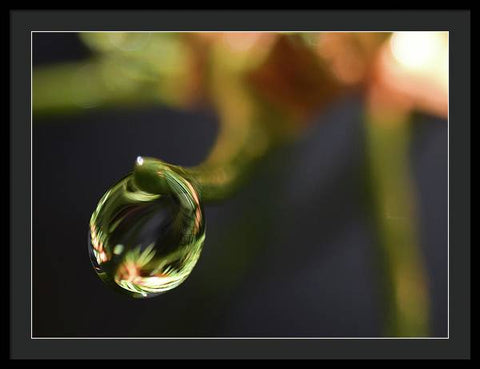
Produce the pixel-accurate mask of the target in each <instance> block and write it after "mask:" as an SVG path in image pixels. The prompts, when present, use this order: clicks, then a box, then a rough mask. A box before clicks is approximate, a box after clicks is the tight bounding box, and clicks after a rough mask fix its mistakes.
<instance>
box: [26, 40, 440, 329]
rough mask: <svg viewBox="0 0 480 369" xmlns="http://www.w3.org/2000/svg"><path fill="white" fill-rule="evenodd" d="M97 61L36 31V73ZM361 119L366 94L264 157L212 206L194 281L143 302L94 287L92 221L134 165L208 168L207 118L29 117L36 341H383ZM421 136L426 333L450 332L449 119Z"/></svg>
mask: <svg viewBox="0 0 480 369" xmlns="http://www.w3.org/2000/svg"><path fill="white" fill-rule="evenodd" d="M89 56H90V53H89V51H88V50H87V49H86V48H85V47H84V46H83V45H82V44H81V42H80V41H79V40H78V38H77V36H76V35H75V34H73V33H70V34H58V33H57V34H48V33H41V34H34V36H33V64H34V66H37V65H46V64H49V63H54V62H58V61H66V60H77V59H82V58H87V57H89ZM361 112H362V105H361V100H360V97H359V96H349V97H347V98H345V99H343V100H342V101H338V102H337V103H336V104H335V105H333V106H331V107H330V109H329V110H328V111H326V112H325V113H324V114H322V115H321V116H319V117H317V119H315V121H314V122H312V125H311V127H310V128H309V130H308V131H307V132H305V134H304V136H303V138H301V139H300V140H298V141H297V142H295V143H294V144H291V145H288V146H285V147H282V148H280V149H278V150H276V151H274V152H272V153H271V154H270V155H269V156H267V157H266V158H265V160H264V162H262V163H261V165H260V167H259V168H258V169H257V171H256V172H255V173H254V175H253V176H252V177H251V178H250V180H249V182H248V184H247V185H246V186H244V187H243V188H242V189H241V191H240V192H239V193H237V194H236V196H235V197H234V198H232V199H230V200H228V201H225V202H224V203H222V204H221V205H216V206H208V207H206V209H205V210H206V218H207V239H206V242H205V245H204V250H203V253H202V256H201V258H200V260H199V262H198V264H197V266H196V268H195V269H194V271H193V272H192V274H191V276H190V277H189V279H187V281H186V282H185V283H184V284H182V285H181V286H180V287H178V288H177V289H174V290H172V291H169V292H168V293H166V294H164V295H161V296H159V297H156V298H153V299H147V300H133V299H129V298H128V297H125V296H123V295H119V294H116V293H115V292H113V291H110V290H108V289H107V288H106V287H105V286H104V285H103V284H102V282H101V281H100V279H99V278H98V277H97V276H96V274H95V272H94V271H93V268H92V267H91V265H90V261H89V258H88V252H87V226H88V221H89V218H90V215H91V213H92V211H93V209H94V208H95V206H96V203H97V201H98V199H99V198H100V197H101V195H102V194H103V193H104V191H105V190H106V189H107V188H108V187H110V186H111V185H112V184H113V183H114V182H115V181H117V180H118V179H120V178H121V177H122V176H124V175H125V174H126V173H127V172H129V171H130V170H131V168H132V166H133V162H134V160H135V158H136V157H137V156H138V155H145V156H155V157H158V158H161V159H163V160H165V161H167V162H171V163H175V164H181V165H194V164H197V163H199V162H200V161H201V160H202V159H203V158H204V157H205V156H206V154H207V153H208V150H209V148H210V147H211V145H212V144H213V142H214V140H215V135H216V117H215V115H214V113H213V112H211V111H206V110H203V111H199V112H184V111H174V110H171V109H166V108H161V107H152V108H148V109H145V108H142V109H141V110H122V109H109V110H91V111H88V112H86V113H84V114H82V115H77V116H71V115H70V116H57V117H54V118H53V117H51V118H48V119H47V118H42V119H34V127H33V335H34V336H61V337H63V336H71V337H76V336H169V337H171V336H282V337H286V336H305V337H306V336H316V337H320V336H322V337H323V336H380V335H382V331H381V322H382V310H381V309H382V305H381V301H382V300H381V298H382V296H381V294H380V286H381V284H380V281H379V274H378V269H377V265H376V260H375V245H374V238H375V237H374V228H373V224H372V222H371V220H370V219H371V209H370V207H369V202H368V196H367V195H366V193H367V181H368V178H367V177H366V172H365V170H366V168H365V152H364V131H363V127H362V122H361V119H360V117H361ZM412 131H413V132H412V133H413V134H412V137H413V138H412V142H411V144H412V149H411V159H412V168H413V174H414V180H415V184H416V185H417V195H418V207H419V213H420V214H419V215H420V226H421V228H420V231H421V241H422V242H421V243H422V247H423V253H424V257H425V260H426V263H427V272H428V276H429V285H430V294H431V299H432V301H431V305H432V311H431V316H432V327H433V332H432V333H433V335H435V336H446V334H447V122H446V121H442V120H439V119H435V118H431V117H427V116H418V117H417V118H416V121H415V122H414V124H413V125H412ZM180 143H181V144H180ZM185 147H188V150H185ZM299 178H301V180H299Z"/></svg>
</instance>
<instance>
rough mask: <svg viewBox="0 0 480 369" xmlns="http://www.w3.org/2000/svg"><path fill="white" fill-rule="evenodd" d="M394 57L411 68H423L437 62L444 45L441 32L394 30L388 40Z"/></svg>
mask: <svg viewBox="0 0 480 369" xmlns="http://www.w3.org/2000/svg"><path fill="white" fill-rule="evenodd" d="M390 46H391V50H392V53H393V56H394V57H395V59H396V60H397V61H398V62H399V63H400V64H402V65H404V66H405V67H408V68H412V69H423V68H425V67H428V66H430V65H432V64H435V63H437V62H438V61H439V60H438V57H439V56H442V51H443V50H444V47H445V37H444V35H443V33H442V32H396V33H394V34H393V36H392V38H391V41H390Z"/></svg>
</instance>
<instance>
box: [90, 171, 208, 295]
mask: <svg viewBox="0 0 480 369" xmlns="http://www.w3.org/2000/svg"><path fill="white" fill-rule="evenodd" d="M163 175H164V176H165V177H166V178H167V180H168V183H170V184H171V185H170V186H171V187H170V188H171V189H172V192H171V193H166V194H152V193H148V192H144V191H142V190H140V189H139V188H138V187H137V186H136V185H135V182H134V179H133V177H132V176H131V175H129V176H127V177H125V178H124V179H122V180H121V181H120V182H118V183H117V184H116V185H114V186H113V187H112V188H111V189H110V190H109V191H107V193H105V195H104V196H103V197H102V198H101V200H100V201H99V203H98V206H97V208H96V210H95V211H94V213H93V215H92V218H91V220H90V237H89V239H90V242H89V252H90V258H91V261H92V263H93V266H94V268H95V270H96V272H97V273H98V275H99V276H100V278H101V279H102V280H103V281H104V282H106V283H107V284H108V285H110V286H112V287H113V288H114V289H116V290H119V291H121V292H126V293H127V294H129V295H131V296H133V297H149V296H154V295H157V294H159V293H162V292H165V291H168V290H170V289H172V288H175V287H177V286H178V285H179V284H180V283H182V282H183V281H184V280H185V279H186V278H187V277H188V275H189V274H190V272H191V271H192V269H193V267H194V266H195V264H196V262H197V260H198V257H199V256H200V252H201V249H202V246H203V241H204V239H205V225H204V216H203V210H202V208H201V206H200V203H199V200H198V194H197V193H196V191H195V190H194V188H193V186H192V185H191V184H190V183H189V182H188V181H187V180H185V179H184V178H182V177H181V176H180V175H178V174H176V173H175V172H173V171H170V170H166V172H165V173H163Z"/></svg>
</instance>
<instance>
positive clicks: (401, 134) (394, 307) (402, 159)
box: [366, 113, 429, 337]
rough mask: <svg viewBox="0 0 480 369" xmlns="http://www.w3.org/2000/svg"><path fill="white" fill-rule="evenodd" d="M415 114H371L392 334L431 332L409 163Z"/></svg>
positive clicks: (384, 278) (375, 187)
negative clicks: (411, 131) (411, 116)
mask: <svg viewBox="0 0 480 369" xmlns="http://www.w3.org/2000/svg"><path fill="white" fill-rule="evenodd" d="M409 123H410V116H409V115H408V114H404V113H398V114H393V115H390V116H389V117H388V116H380V115H379V114H373V113H367V117H366V130H367V139H366V141H367V149H368V158H369V166H370V170H371V176H370V177H371V180H372V183H371V185H372V194H373V201H374V205H375V215H376V216H375V218H376V223H377V227H378V231H379V240H378V251H379V254H380V260H381V269H382V278H381V280H382V282H383V285H384V297H385V301H386V305H385V330H386V334H387V335H389V336H409V337H417V336H428V335H429V298H428V289H427V281H426V273H425V268H424V262H423V258H422V255H421V250H420V244H419V237H418V230H417V223H418V222H417V216H416V209H415V191H414V186H413V184H412V179H411V175H410V173H411V170H410V165H409V146H408V143H409Z"/></svg>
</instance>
